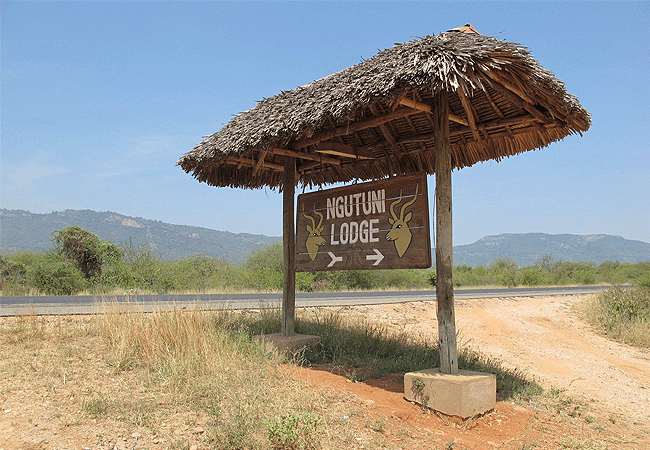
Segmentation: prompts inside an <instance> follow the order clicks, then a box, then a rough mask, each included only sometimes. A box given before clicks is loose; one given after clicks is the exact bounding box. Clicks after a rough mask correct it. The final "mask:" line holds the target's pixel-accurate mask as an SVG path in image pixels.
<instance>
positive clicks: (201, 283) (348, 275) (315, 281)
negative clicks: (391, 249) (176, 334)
mask: <svg viewBox="0 0 650 450" xmlns="http://www.w3.org/2000/svg"><path fill="white" fill-rule="evenodd" d="M53 242H54V250H53V251H50V252H42V253H34V252H21V253H13V254H3V255H0V292H1V293H2V295H70V294H78V293H89V294H123V293H180V292H184V293H194V292H196V293H199V292H236V291H260V292H266V291H280V290H282V266H283V262H282V247H281V244H274V245H271V246H269V247H267V248H265V249H263V250H257V251H255V252H253V254H251V256H250V257H249V258H248V260H247V261H246V262H245V263H244V264H242V265H234V264H232V263H229V262H228V261H225V260H222V259H217V258H213V257H208V256H205V255H202V254H195V255H191V256H188V257H186V258H183V259H179V260H175V261H164V260H161V259H160V258H158V257H157V256H156V254H155V252H154V251H153V250H152V249H150V248H149V247H146V246H141V247H131V246H126V245H125V246H121V247H118V246H116V245H114V244H113V243H111V242H106V241H100V240H99V238H97V236H96V235H94V234H93V233H91V232H89V231H86V230H84V229H82V228H79V227H68V228H65V229H64V230H59V231H55V232H54V233H53ZM453 275H454V284H455V286H456V287H468V286H473V287H477V286H508V287H514V286H548V285H590V284H612V285H619V284H628V283H629V284H642V283H645V282H650V281H649V280H650V262H643V263H637V264H630V263H619V262H611V261H608V262H604V263H602V264H598V265H597V264H594V263H589V262H566V261H556V260H554V259H553V258H552V257H551V256H545V257H544V258H542V260H540V261H539V262H538V263H537V264H535V265H533V266H527V267H521V268H520V267H518V266H517V264H516V263H515V262H513V261H511V260H508V259H499V260H497V261H495V262H493V263H492V264H489V265H487V266H477V267H471V266H468V265H458V266H456V267H454V274H453ZM434 283H435V270H433V269H422V270H415V269H412V270H376V271H363V270H352V271H332V272H315V273H304V272H301V273H297V274H296V288H297V290H298V291H301V292H311V291H340V290H388V289H430V288H431V286H432V284H434Z"/></svg>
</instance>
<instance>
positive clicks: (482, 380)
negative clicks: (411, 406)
mask: <svg viewBox="0 0 650 450" xmlns="http://www.w3.org/2000/svg"><path fill="white" fill-rule="evenodd" d="M404 396H405V397H406V399H407V400H411V401H414V402H416V403H419V404H421V405H423V406H426V407H427V408H431V409H433V410H434V411H438V412H441V413H443V414H446V415H448V416H458V417H461V418H463V419H468V418H470V417H474V416H477V415H479V414H483V413H485V412H487V411H490V410H492V409H494V407H495V406H496V401H497V378H496V376H495V375H494V374H491V373H482V372H472V371H469V370H459V371H458V375H448V374H443V373H440V369H428V370H419V371H417V372H410V373H407V374H406V375H404Z"/></svg>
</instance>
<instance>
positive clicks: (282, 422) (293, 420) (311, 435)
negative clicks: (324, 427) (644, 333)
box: [267, 412, 321, 450]
mask: <svg viewBox="0 0 650 450" xmlns="http://www.w3.org/2000/svg"><path fill="white" fill-rule="evenodd" d="M320 424H321V420H320V418H319V417H318V416H317V415H316V414H314V413H310V412H301V413H292V414H289V415H286V416H282V417H274V418H272V419H270V420H269V421H268V422H267V428H268V431H269V440H270V441H271V445H272V446H273V449H275V450H309V449H316V448H319V447H320V445H319V439H318V435H319V430H318V428H319V426H320Z"/></svg>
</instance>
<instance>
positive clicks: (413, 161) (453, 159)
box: [178, 25, 591, 374]
mask: <svg viewBox="0 0 650 450" xmlns="http://www.w3.org/2000/svg"><path fill="white" fill-rule="evenodd" d="M590 125H591V118H590V116H589V113H588V112H587V111H586V110H585V109H584V108H583V107H582V106H581V105H580V103H579V102H578V100H577V99H576V98H575V97H574V96H572V95H570V94H569V93H567V91H566V89H565V87H564V84H563V83H562V82H561V81H560V80H558V79H557V78H555V76H554V75H553V74H552V73H551V72H549V71H548V70H546V69H544V68H543V67H542V66H541V65H540V64H539V63H538V62H537V61H535V60H534V59H533V58H532V57H531V56H530V53H529V52H528V51H527V50H526V49H525V48H524V47H522V46H520V45H518V44H512V43H508V42H503V41H500V40H498V39H495V38H491V37H487V36H482V35H480V34H478V33H477V32H476V30H475V29H474V28H473V27H472V26H471V25H466V26H464V27H460V28H457V29H454V30H450V31H447V32H445V33H441V34H439V35H436V36H427V37H425V38H422V39H418V40H414V41H411V42H407V43H405V44H397V45H395V46H394V47H391V48H389V49H387V50H384V51H382V52H379V53H378V54H377V55H375V56H373V57H372V58H370V59H367V60H365V61H363V62H361V63H359V64H357V65H355V66H352V67H350V68H348V69H345V70H342V71H340V72H337V73H335V74H332V75H329V76H327V77H324V78H321V79H319V80H316V81H314V82H312V83H309V84H306V85H304V86H300V87H298V88H296V89H293V90H291V91H286V92H282V93H280V94H278V95H276V96H275V97H271V98H268V99H265V100H262V101H261V102H259V104H258V105H257V106H256V107H254V108H253V109H251V110H249V111H246V112H243V113H241V114H239V115H237V116H236V117H234V118H233V119H232V120H231V121H230V122H229V123H228V124H227V125H226V126H225V127H224V128H223V129H222V130H220V131H218V132H217V133H215V134H213V135H211V136H208V137H207V138H206V139H205V140H204V141H203V142H201V143H200V144H199V145H197V146H196V147H195V148H194V149H192V150H191V151H190V152H188V153H187V154H185V155H184V156H183V157H182V158H181V159H180V160H179V161H178V164H179V165H180V166H181V167H182V168H183V170H185V171H186V172H188V173H191V174H192V175H193V176H194V177H195V178H196V179H198V180H199V181H202V182H205V183H208V184H210V185H213V186H230V187H242V188H260V187H263V186H269V187H271V188H276V187H277V188H280V189H282V190H283V192H284V193H283V217H284V219H283V220H284V228H283V236H284V267H285V274H284V288H283V291H284V292H283V303H282V310H283V318H282V335H283V336H292V335H293V332H294V322H293V320H294V307H295V270H294V267H295V234H294V233H295V230H294V225H293V220H294V219H295V214H294V191H295V187H296V186H297V185H300V184H301V185H303V186H315V185H316V186H321V185H325V184H331V183H337V182H346V181H350V180H378V179H381V178H385V177H389V176H394V175H406V174H411V173H419V174H421V173H427V174H435V176H436V271H437V277H438V278H437V286H436V298H437V308H438V328H439V343H440V352H441V365H440V370H441V372H442V373H446V374H456V373H458V360H457V349H456V329H455V317H454V305H453V301H454V297H453V283H452V253H453V245H452V221H451V219H452V217H451V211H452V208H451V171H452V169H454V168H456V169H458V168H463V167H467V166H471V165H473V164H476V163H477V162H479V161H487V160H490V159H495V160H500V159H502V158H504V157H507V156H511V155H515V154H517V153H521V152H525V151H528V150H534V149H536V148H540V147H545V146H547V145H548V144H550V143H552V142H555V141H558V140H560V139H562V138H564V137H565V136H568V135H570V134H574V133H578V134H582V133H583V132H585V131H587V129H589V126H590Z"/></svg>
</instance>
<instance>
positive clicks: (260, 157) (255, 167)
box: [253, 149, 269, 176]
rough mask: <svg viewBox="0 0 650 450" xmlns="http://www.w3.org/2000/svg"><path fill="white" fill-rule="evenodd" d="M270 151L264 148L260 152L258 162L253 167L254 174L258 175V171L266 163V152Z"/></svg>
mask: <svg viewBox="0 0 650 450" xmlns="http://www.w3.org/2000/svg"><path fill="white" fill-rule="evenodd" d="M268 151H269V150H268V149H264V150H263V151H262V153H260V156H259V158H258V159H257V163H255V166H254V167H253V176H255V175H257V172H258V171H259V170H260V168H261V167H262V165H263V164H264V159H265V158H266V154H267V153H268Z"/></svg>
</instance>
